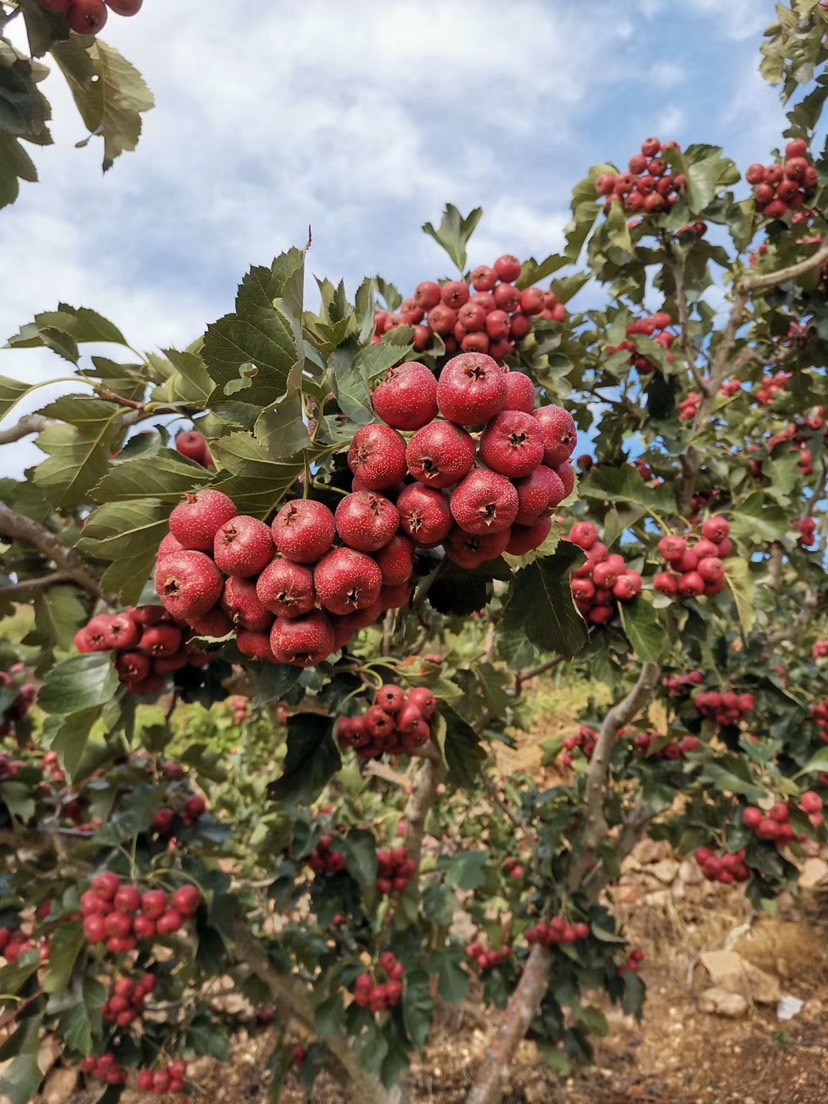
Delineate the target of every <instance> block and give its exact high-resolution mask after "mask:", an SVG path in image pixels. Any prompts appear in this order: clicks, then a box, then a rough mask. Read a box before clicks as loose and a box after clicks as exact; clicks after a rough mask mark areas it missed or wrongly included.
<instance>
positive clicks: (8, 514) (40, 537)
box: [0, 502, 103, 598]
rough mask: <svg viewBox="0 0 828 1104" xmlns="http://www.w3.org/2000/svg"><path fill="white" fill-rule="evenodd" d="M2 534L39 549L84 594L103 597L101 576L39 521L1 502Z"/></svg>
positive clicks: (0, 525)
mask: <svg viewBox="0 0 828 1104" xmlns="http://www.w3.org/2000/svg"><path fill="white" fill-rule="evenodd" d="M0 533H2V534H3V535H4V536H6V537H11V538H13V539H14V540H20V541H23V543H24V544H29V545H31V546H32V548H36V549H37V550H38V552H42V553H43V555H44V556H45V557H46V558H47V559H49V560H51V561H52V562H53V563H54V564H55V566H56V567H57V568H58V570H59V571H61V572H63V573H64V574H66V575H68V576H69V577H70V578H72V579H74V581H75V582H76V583H79V584H80V585H81V586H82V587H83V588H84V590H86V591H88V592H89V593H90V594H92V595H94V596H95V597H96V598H101V597H103V595H102V593H101V582H100V576H99V575H98V573H97V572H96V571H94V570H93V569H92V568H91V567H89V566H87V564H86V562H85V561H84V560H83V558H82V557H81V556H79V555H78V553H77V552H76V551H75V550H74V549H73V548H69V547H68V546H67V545H65V544H64V543H63V541H62V540H61V539H60V537H58V536H56V535H55V534H54V533H53V532H52V531H51V529H47V528H46V526H45V525H41V524H40V522H39V521H33V520H32V519H31V518H28V517H26V516H25V515H24V514H19V513H18V512H17V511H16V510H12V509H11V507H9V506H6V505H5V504H4V503H2V502H0Z"/></svg>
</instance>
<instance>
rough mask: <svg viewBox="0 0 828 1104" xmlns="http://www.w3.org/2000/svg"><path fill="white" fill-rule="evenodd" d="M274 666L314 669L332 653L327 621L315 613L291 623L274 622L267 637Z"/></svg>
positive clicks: (324, 617)
mask: <svg viewBox="0 0 828 1104" xmlns="http://www.w3.org/2000/svg"><path fill="white" fill-rule="evenodd" d="M270 646H271V648H272V649H273V655H274V656H275V658H276V662H277V663H288V664H290V665H291V666H293V667H315V666H316V665H317V664H319V663H322V662H323V660H325V659H327V657H328V656H329V655H331V654H332V653H333V652H334V651H335V650H336V639H335V637H334V631H333V626H332V625H331V621H330V618H328V617H327V616H326V615H325V614H324V613H321V612H320V611H319V610H315V611H314V612H313V613H309V614H308V615H307V616H305V617H297V618H294V619H293V620H290V621H288V620H284V619H282V618H277V619H276V621H274V623H273V628H272V630H271V633H270Z"/></svg>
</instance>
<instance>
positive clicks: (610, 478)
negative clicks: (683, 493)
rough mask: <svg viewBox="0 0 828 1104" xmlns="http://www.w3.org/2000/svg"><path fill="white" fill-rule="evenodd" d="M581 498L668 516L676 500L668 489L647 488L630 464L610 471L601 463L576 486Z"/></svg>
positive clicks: (673, 508)
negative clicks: (626, 503)
mask: <svg viewBox="0 0 828 1104" xmlns="http://www.w3.org/2000/svg"><path fill="white" fill-rule="evenodd" d="M578 490H579V493H580V495H581V498H597V499H601V500H602V501H605V502H609V503H611V504H612V505H616V504H617V503H619V502H629V503H632V504H633V505H635V506H643V507H644V508H645V509H646V510H649V511H655V512H656V513H665V514H669V513H672V512H673V511H674V510H675V499H674V498H673V494H672V492H671V491H670V490H669V489H668V488H667V487H648V486H647V484H646V483H645V482H644V480H643V479H642V478H641V476H640V475H639V474H638V472H637V471H636V469H635V468H634V467H633V466H632V465H631V464H629V465H625V466H624V467H623V468H610V467H606V466H605V465H604V464H601V466H600V467H597V468H594V469H593V471H592V472H591V473H590V474H589V476H588V477H587V478H585V479H582V480H581V482H580V484H579V486H578Z"/></svg>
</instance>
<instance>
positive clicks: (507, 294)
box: [492, 283, 525, 336]
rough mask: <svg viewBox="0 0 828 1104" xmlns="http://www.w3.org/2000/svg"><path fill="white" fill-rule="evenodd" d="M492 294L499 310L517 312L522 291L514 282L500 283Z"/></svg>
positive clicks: (508, 312) (509, 312) (510, 312)
mask: <svg viewBox="0 0 828 1104" xmlns="http://www.w3.org/2000/svg"><path fill="white" fill-rule="evenodd" d="M492 294H493V295H494V301H495V306H496V307H497V309H498V310H502V311H506V312H507V314H515V313H516V311H517V310H518V308H519V307H520V292H519V291H518V289H517V288H516V287H515V286H514V285H513V284H509V283H505V284H498V285H497V287H496V288H495V289H494V292H493V293H492ZM524 336H525V335H524Z"/></svg>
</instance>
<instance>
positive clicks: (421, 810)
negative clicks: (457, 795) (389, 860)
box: [405, 744, 442, 868]
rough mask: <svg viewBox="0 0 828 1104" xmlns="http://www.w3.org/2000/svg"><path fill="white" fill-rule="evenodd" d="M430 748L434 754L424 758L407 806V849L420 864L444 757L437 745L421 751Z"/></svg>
mask: <svg viewBox="0 0 828 1104" xmlns="http://www.w3.org/2000/svg"><path fill="white" fill-rule="evenodd" d="M426 748H430V749H431V750H432V751H433V752H434V754H433V755H429V756H428V758H425V759H423V762H422V763H421V764H420V766H419V767H418V768H417V773H416V774H415V775H414V778H413V780H412V783H411V795H410V796H409V798H408V803H407V805H406V807H405V849H406V851H407V852H408V855H409V858H411V859H413V860H414V862H415V863H416V864H417V867H418V868H419V866H420V859H421V858H422V853H423V836H424V835H425V825H426V818H427V817H428V814H429V812H430V811H431V808H432V806H433V805H434V802H435V801H436V800H437V786H438V784H439V782H440V773H441V770H440V768H441V765H442V757H441V756H440V753H439V752H438V751H437V749H436V748H435V747H433V745H431V744H426V745H425V747H424V748H421V749H420V751H421V753H422V752H425V751H426Z"/></svg>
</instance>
